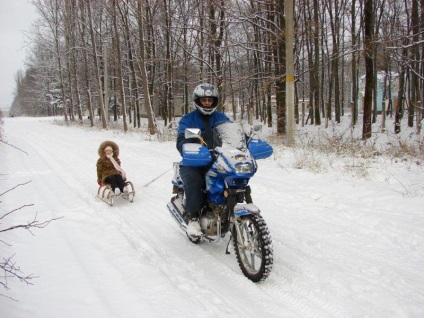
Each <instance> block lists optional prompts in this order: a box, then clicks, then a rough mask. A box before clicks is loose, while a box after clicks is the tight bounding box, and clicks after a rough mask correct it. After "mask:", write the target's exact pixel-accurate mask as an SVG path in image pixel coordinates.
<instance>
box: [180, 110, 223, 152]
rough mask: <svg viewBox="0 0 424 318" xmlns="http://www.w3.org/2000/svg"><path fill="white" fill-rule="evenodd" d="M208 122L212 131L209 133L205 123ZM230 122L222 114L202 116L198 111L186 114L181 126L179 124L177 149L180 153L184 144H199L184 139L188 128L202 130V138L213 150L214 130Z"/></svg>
mask: <svg viewBox="0 0 424 318" xmlns="http://www.w3.org/2000/svg"><path fill="white" fill-rule="evenodd" d="M205 120H208V121H209V124H210V127H211V131H210V132H209V133H208V132H207V131H206V130H205V124H204V121H205ZM227 121H230V119H229V118H228V117H227V116H226V115H225V114H224V113H221V112H214V113H212V115H202V114H201V113H200V112H198V111H197V110H193V111H191V112H190V113H187V114H185V115H184V116H183V117H182V118H181V120H180V122H179V124H178V137H177V149H178V151H179V152H180V154H181V152H182V147H183V144H185V143H188V142H191V143H193V142H197V143H198V142H199V141H198V140H196V139H185V137H184V131H185V129H186V128H200V129H201V131H202V138H203V140H204V141H205V142H206V143H207V145H208V149H212V148H213V135H212V129H213V128H214V127H215V125H216V124H218V123H223V122H227Z"/></svg>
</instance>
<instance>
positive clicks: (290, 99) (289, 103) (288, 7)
mask: <svg viewBox="0 0 424 318" xmlns="http://www.w3.org/2000/svg"><path fill="white" fill-rule="evenodd" d="M284 7H285V21H286V118H287V121H286V122H287V129H286V131H287V146H294V144H295V124H294V123H295V122H294V58H293V33H294V32H293V25H294V21H293V11H294V0H285V6H284Z"/></svg>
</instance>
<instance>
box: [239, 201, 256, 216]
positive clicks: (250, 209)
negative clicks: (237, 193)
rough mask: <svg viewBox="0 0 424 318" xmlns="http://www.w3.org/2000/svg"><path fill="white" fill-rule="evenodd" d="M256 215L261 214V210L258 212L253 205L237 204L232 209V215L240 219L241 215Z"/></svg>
mask: <svg viewBox="0 0 424 318" xmlns="http://www.w3.org/2000/svg"><path fill="white" fill-rule="evenodd" d="M257 213H261V210H259V208H258V207H257V206H256V205H254V204H253V203H248V204H237V205H236V206H235V207H234V215H235V216H236V217H241V216H243V215H248V214H257Z"/></svg>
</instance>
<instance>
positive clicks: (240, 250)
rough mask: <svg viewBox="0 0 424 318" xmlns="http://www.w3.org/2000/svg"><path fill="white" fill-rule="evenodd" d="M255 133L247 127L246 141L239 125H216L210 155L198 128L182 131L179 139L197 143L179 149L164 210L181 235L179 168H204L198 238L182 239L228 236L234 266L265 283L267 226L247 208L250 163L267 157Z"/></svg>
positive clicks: (256, 212) (182, 211)
mask: <svg viewBox="0 0 424 318" xmlns="http://www.w3.org/2000/svg"><path fill="white" fill-rule="evenodd" d="M260 128H261V126H260V125H257V126H255V127H253V128H252V129H251V131H250V136H247V135H246V134H245V132H244V130H243V129H242V127H241V125H240V124H237V123H231V122H226V123H222V124H219V125H217V126H216V127H215V128H214V150H213V151H209V150H208V149H207V148H206V147H205V146H204V142H203V141H202V138H201V135H200V129H197V128H190V129H186V131H185V138H195V139H199V140H200V141H201V142H200V144H199V143H187V144H184V145H183V152H182V157H183V158H182V161H181V163H180V162H175V163H174V178H173V180H172V184H173V193H174V194H175V195H174V196H173V197H172V198H171V202H169V203H168V205H167V207H168V209H169V212H170V213H171V215H172V216H173V217H174V219H175V220H176V221H177V223H178V224H179V226H180V228H181V229H182V230H183V231H184V232H185V231H186V227H187V224H188V221H189V216H188V215H187V213H186V212H185V209H184V207H185V196H184V184H183V182H182V180H181V178H180V176H179V165H180V164H181V165H186V166H210V168H209V169H208V171H207V172H206V177H205V179H206V189H205V191H204V194H205V195H204V200H203V205H202V206H203V207H202V210H201V212H200V217H199V221H200V227H201V229H202V232H203V236H202V237H196V238H193V237H190V236H188V237H189V239H190V240H191V241H192V242H193V243H200V242H204V241H209V242H218V241H219V240H220V239H221V238H223V237H224V236H225V235H226V233H228V232H230V233H231V236H230V241H231V238H233V244H234V249H235V252H236V256H237V261H238V264H239V266H240V268H241V270H242V272H243V274H244V275H245V276H246V277H247V278H248V279H250V280H252V281H253V282H259V281H263V280H265V279H266V278H267V277H268V275H269V274H270V273H271V270H272V265H273V249H272V240H271V236H270V234H269V230H268V226H267V225H266V223H265V221H264V219H263V218H262V216H261V214H260V210H259V208H258V207H257V206H256V205H255V204H253V201H252V196H251V190H250V186H249V180H250V178H252V177H253V176H254V175H255V173H256V171H257V168H258V167H257V164H256V160H257V159H263V158H267V157H269V156H271V155H272V152H273V149H272V147H271V146H270V145H269V144H268V143H266V142H265V141H262V140H260V139H259V138H258V136H257V132H258V131H259V130H260ZM246 138H247V139H248V140H246ZM229 243H230V242H228V244H229ZM228 253H229V252H228V247H227V254H228Z"/></svg>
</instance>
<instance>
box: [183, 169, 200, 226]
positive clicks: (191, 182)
mask: <svg viewBox="0 0 424 318" xmlns="http://www.w3.org/2000/svg"><path fill="white" fill-rule="evenodd" d="M206 170H207V169H206V168H205V167H189V166H180V177H181V179H182V180H183V183H184V192H185V196H186V211H187V212H188V213H189V215H190V218H191V219H192V218H198V217H199V212H200V208H201V207H202V201H203V195H204V192H203V190H204V189H205V173H206Z"/></svg>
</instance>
